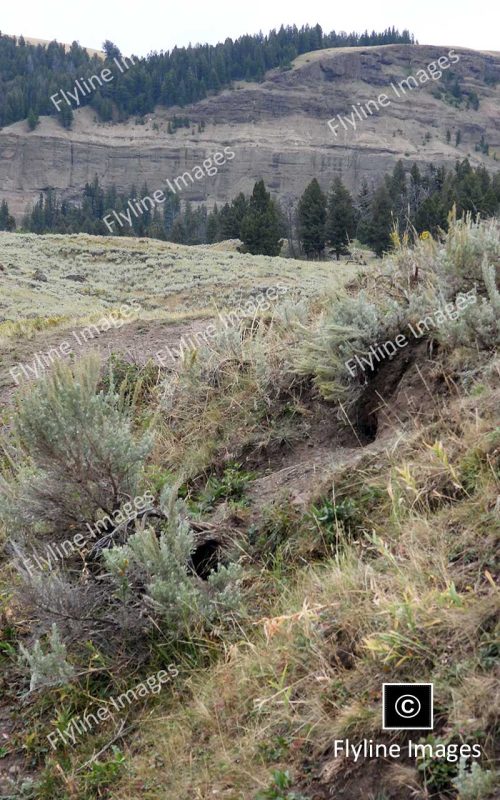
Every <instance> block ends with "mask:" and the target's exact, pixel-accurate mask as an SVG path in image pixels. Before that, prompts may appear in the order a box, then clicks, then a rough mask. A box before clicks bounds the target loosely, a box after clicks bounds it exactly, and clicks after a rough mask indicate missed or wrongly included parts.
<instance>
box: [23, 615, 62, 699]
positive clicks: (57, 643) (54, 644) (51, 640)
mask: <svg viewBox="0 0 500 800" xmlns="http://www.w3.org/2000/svg"><path fill="white" fill-rule="evenodd" d="M20 651H21V655H22V657H23V659H24V660H25V661H27V663H28V664H29V667H30V669H31V681H30V691H33V689H38V688H39V687H40V686H56V685H57V684H58V683H67V681H68V680H70V679H71V678H72V677H73V676H74V669H73V667H72V665H71V664H69V663H68V661H67V660H66V655H67V653H66V647H65V645H64V644H63V642H62V641H61V638H60V635H59V631H58V630H57V625H56V624H55V623H54V624H53V625H52V630H51V632H50V635H49V637H48V642H47V651H46V652H45V653H44V652H43V649H42V645H41V644H40V641H39V640H38V639H37V641H36V642H35V645H34V647H33V650H32V652H31V653H30V652H29V650H27V649H26V647H24V646H23V645H20Z"/></svg>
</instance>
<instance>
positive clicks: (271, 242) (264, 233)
mask: <svg viewBox="0 0 500 800" xmlns="http://www.w3.org/2000/svg"><path fill="white" fill-rule="evenodd" d="M280 236H281V225H280V216H279V212H278V208H277V206H276V203H275V202H274V200H272V199H271V195H270V194H269V192H267V191H266V187H265V184H264V181H263V180H260V181H258V182H257V183H256V184H255V186H254V187H253V192H252V196H251V198H250V202H249V206H248V211H247V212H246V214H245V216H244V217H243V220H242V223H241V239H242V241H243V243H244V244H245V246H246V247H247V249H248V252H249V253H252V254H253V255H258V254H261V255H266V256H277V255H279V253H280V250H281V240H280Z"/></svg>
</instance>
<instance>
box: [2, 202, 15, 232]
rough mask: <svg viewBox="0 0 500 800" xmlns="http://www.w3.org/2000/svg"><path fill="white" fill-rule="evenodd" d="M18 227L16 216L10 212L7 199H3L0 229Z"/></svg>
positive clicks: (6, 229) (7, 229)
mask: <svg viewBox="0 0 500 800" xmlns="http://www.w3.org/2000/svg"><path fill="white" fill-rule="evenodd" d="M15 227H16V221H15V219H14V217H12V216H11V215H10V214H9V206H8V204H7V200H2V202H1V203H0V231H13V230H15Z"/></svg>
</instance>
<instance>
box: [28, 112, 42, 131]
mask: <svg viewBox="0 0 500 800" xmlns="http://www.w3.org/2000/svg"><path fill="white" fill-rule="evenodd" d="M39 122H40V120H39V117H38V114H37V113H36V111H33V109H32V108H30V111H29V114H28V128H29V129H30V131H34V130H35V128H36V126H37V125H38V123H39Z"/></svg>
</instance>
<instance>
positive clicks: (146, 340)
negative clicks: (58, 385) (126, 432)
mask: <svg viewBox="0 0 500 800" xmlns="http://www.w3.org/2000/svg"><path fill="white" fill-rule="evenodd" d="M208 324H209V319H197V320H187V321H185V322H175V323H172V322H169V321H165V320H136V321H134V322H130V323H128V324H124V325H123V326H122V327H121V328H112V329H110V330H109V331H103V332H102V333H100V334H97V332H96V331H95V330H94V329H92V326H89V325H85V326H82V327H79V328H74V329H70V330H67V329H59V330H57V331H51V332H50V333H49V332H47V333H40V334H38V335H37V336H36V338H34V339H21V340H19V339H18V340H16V341H14V340H13V341H12V343H10V344H9V345H7V346H6V347H4V351H3V352H2V354H1V356H0V403H1V402H7V401H8V400H9V399H10V398H11V397H12V395H13V393H14V392H15V390H16V383H15V381H14V378H13V376H12V375H11V374H10V372H9V370H10V368H11V367H15V366H17V365H19V364H24V365H25V367H27V366H28V365H29V366H31V367H33V365H34V363H35V357H36V355H37V354H39V356H40V357H42V356H47V354H48V353H49V351H51V349H52V348H55V349H57V348H59V347H60V346H61V345H62V344H63V343H64V342H68V343H70V344H71V348H72V352H71V353H70V355H69V356H67V358H68V359H71V358H79V357H81V356H83V355H85V354H87V353H90V352H96V351H97V352H99V353H101V354H102V355H103V357H104V358H107V357H109V356H110V355H111V354H112V353H115V354H117V355H121V356H123V357H124V358H126V359H127V360H130V361H133V362H134V363H136V364H145V363H146V362H147V361H148V359H155V354H156V353H157V352H158V351H163V355H164V359H165V361H164V364H165V367H172V368H173V367H174V366H175V362H174V361H173V360H172V359H170V358H169V356H168V353H167V351H166V348H167V347H170V348H171V349H172V352H174V351H175V349H176V348H177V349H178V348H179V342H180V340H181V338H182V337H184V338H185V339H186V338H188V337H192V336H195V335H196V334H197V333H201V332H202V331H203V330H204V329H205V328H206V326H207V325H208ZM89 328H90V329H91V333H90V334H89V333H87V334H84V335H82V329H85V330H87V329H89ZM73 330H74V331H75V332H76V334H77V337H78V339H77V338H76V337H75V336H73ZM91 334H93V338H90V335H91ZM85 336H86V337H87V340H85ZM78 340H80V341H78ZM51 359H52V362H53V363H55V362H56V361H57V360H58V356H57V354H53V355H51V356H50V357H48V358H47V360H49V362H50V360H51ZM157 363H158V362H157ZM42 364H43V361H42ZM158 366H160V365H159V364H158ZM49 369H50V367H47V370H49ZM38 371H39V374H42V372H43V367H40V366H38ZM27 372H28V375H30V370H27ZM18 377H19V380H20V381H21V382H23V381H27V380H30V379H31V380H35V377H33V378H29V377H26V376H25V375H24V373H21V375H18Z"/></svg>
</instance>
